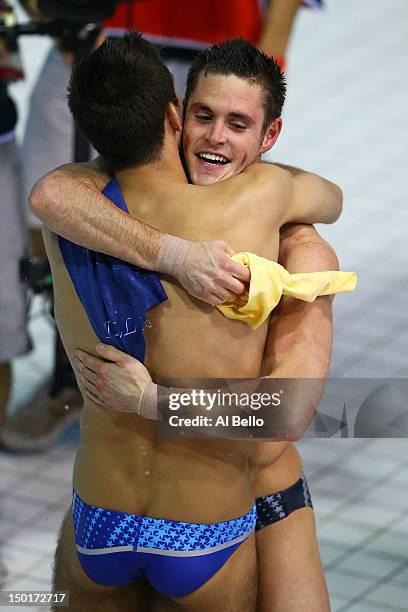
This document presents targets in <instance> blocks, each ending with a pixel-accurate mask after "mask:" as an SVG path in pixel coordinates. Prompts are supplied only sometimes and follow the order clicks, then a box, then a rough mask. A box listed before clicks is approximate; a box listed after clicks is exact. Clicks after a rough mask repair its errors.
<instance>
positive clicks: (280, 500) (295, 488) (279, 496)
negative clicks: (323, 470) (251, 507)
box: [256, 473, 313, 531]
mask: <svg viewBox="0 0 408 612" xmlns="http://www.w3.org/2000/svg"><path fill="white" fill-rule="evenodd" d="M307 506H309V507H311V508H313V504H312V498H311V496H310V491H309V487H308V485H307V480H306V476H305V475H304V474H303V473H302V475H301V476H300V478H299V480H298V481H297V482H295V484H294V485H292V486H291V487H289V488H288V489H285V490H284V491H279V492H278V493H272V495H265V496H264V497H258V498H257V499H256V512H257V519H256V531H259V529H263V528H264V527H267V526H268V525H272V524H273V523H276V522H277V521H281V520H282V519H284V518H286V517H287V516H289V514H291V513H292V512H294V511H295V510H299V509H300V508H305V507H307Z"/></svg>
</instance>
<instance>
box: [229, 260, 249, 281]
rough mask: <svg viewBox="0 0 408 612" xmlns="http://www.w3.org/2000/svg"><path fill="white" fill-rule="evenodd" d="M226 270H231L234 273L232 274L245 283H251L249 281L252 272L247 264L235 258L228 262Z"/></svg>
mask: <svg viewBox="0 0 408 612" xmlns="http://www.w3.org/2000/svg"><path fill="white" fill-rule="evenodd" d="M226 272H229V273H230V274H232V276H234V277H235V278H237V279H238V280H240V281H242V282H243V283H249V281H250V280H251V273H250V271H249V269H248V268H247V267H246V266H243V265H242V264H240V263H237V262H236V261H234V260H233V259H231V260H230V261H229V262H228V264H227V267H226Z"/></svg>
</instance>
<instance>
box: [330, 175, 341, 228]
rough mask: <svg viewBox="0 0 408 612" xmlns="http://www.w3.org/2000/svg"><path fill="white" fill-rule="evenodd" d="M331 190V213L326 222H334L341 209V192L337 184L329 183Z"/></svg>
mask: <svg viewBox="0 0 408 612" xmlns="http://www.w3.org/2000/svg"><path fill="white" fill-rule="evenodd" d="M331 191H332V198H331V202H332V206H331V215H330V220H329V221H328V223H334V222H335V221H337V219H338V218H339V217H340V215H341V211H342V210H343V192H342V190H341V189H340V187H339V186H338V185H335V184H334V183H331Z"/></svg>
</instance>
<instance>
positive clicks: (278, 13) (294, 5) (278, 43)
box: [258, 0, 301, 58]
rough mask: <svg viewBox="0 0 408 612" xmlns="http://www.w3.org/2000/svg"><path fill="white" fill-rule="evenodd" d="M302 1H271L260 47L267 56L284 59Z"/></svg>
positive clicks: (259, 43)
mask: <svg viewBox="0 0 408 612" xmlns="http://www.w3.org/2000/svg"><path fill="white" fill-rule="evenodd" d="M300 4H301V0H269V2H268V7H267V10H266V18H265V23H264V26H263V29H262V34H261V38H260V40H259V42H258V47H259V48H260V49H261V51H263V52H264V53H266V54H267V55H272V56H274V57H279V58H281V57H282V58H283V57H284V56H285V55H286V51H287V47H288V43H289V39H290V35H291V32H292V28H293V24H294V22H295V18H296V14H297V11H298V9H299V6H300Z"/></svg>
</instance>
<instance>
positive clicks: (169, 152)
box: [115, 147, 187, 193]
mask: <svg viewBox="0 0 408 612" xmlns="http://www.w3.org/2000/svg"><path fill="white" fill-rule="evenodd" d="M115 177H116V179H117V181H118V183H119V184H120V185H121V187H122V189H132V188H135V189H137V190H138V191H139V193H140V191H141V190H143V191H144V190H146V191H149V192H151V191H152V190H154V191H157V190H160V191H162V190H163V189H166V188H167V186H169V185H174V184H180V183H187V178H186V175H185V173H184V169H183V166H182V164H181V161H180V155H179V153H178V150H177V149H174V148H173V147H172V148H170V147H169V148H166V147H164V148H163V151H162V154H161V156H160V158H159V159H158V160H157V161H154V162H151V163H148V164H141V165H139V166H134V167H132V168H128V169H126V170H121V171H120V172H116V174H115Z"/></svg>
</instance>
